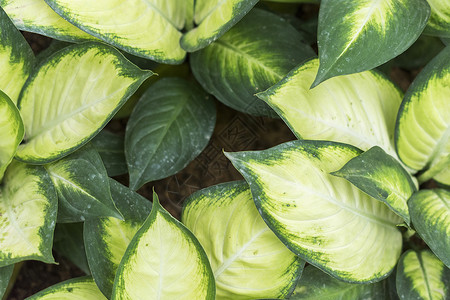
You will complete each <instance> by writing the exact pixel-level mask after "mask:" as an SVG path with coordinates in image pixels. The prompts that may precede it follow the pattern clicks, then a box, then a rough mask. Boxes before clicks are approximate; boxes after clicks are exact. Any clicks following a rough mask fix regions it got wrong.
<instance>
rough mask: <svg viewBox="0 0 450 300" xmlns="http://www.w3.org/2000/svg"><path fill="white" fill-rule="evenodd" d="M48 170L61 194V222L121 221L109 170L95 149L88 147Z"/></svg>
mask: <svg viewBox="0 0 450 300" xmlns="http://www.w3.org/2000/svg"><path fill="white" fill-rule="evenodd" d="M45 168H46V169H47V172H48V174H49V175H50V177H51V179H52V181H53V184H54V185H55V188H56V190H57V191H58V198H59V208H58V222H62V223H70V222H80V221H84V220H87V219H91V218H98V217H109V216H111V217H115V218H118V219H122V215H121V214H120V212H119V211H117V208H116V206H115V205H114V202H113V200H112V198H111V192H110V187H109V180H108V175H107V173H106V169H105V167H104V166H103V163H102V160H101V158H100V155H99V154H98V152H97V151H96V150H95V149H94V148H93V147H89V146H86V147H84V148H82V149H80V150H78V151H76V152H74V153H72V154H71V155H69V156H67V157H65V158H63V159H60V160H58V161H56V162H54V163H51V164H48V165H45Z"/></svg>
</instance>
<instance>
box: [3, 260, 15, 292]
mask: <svg viewBox="0 0 450 300" xmlns="http://www.w3.org/2000/svg"><path fill="white" fill-rule="evenodd" d="M13 271H14V265H9V266H5V267H0V299H3V296H4V294H5V291H6V288H7V287H8V284H9V280H10V279H11V276H12V273H13Z"/></svg>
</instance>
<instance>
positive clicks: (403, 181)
mask: <svg viewBox="0 0 450 300" xmlns="http://www.w3.org/2000/svg"><path fill="white" fill-rule="evenodd" d="M331 174H332V175H334V176H339V177H343V178H345V179H347V180H348V181H350V182H351V183H352V184H353V185H355V186H356V187H357V188H359V189H360V190H361V191H363V192H364V193H366V194H368V195H369V196H371V197H373V198H375V199H377V200H380V201H383V202H384V203H386V204H387V206H389V207H390V208H391V209H392V210H393V211H394V212H395V213H396V214H397V215H399V216H400V217H402V218H403V220H405V222H406V223H407V224H408V225H409V224H410V217H409V211H408V203H407V201H408V199H409V197H411V195H412V194H413V193H414V192H415V191H416V187H415V185H414V183H413V181H412V179H411V176H410V175H409V173H408V172H407V171H406V170H405V169H404V168H403V167H402V165H401V164H400V163H399V161H398V160H397V159H395V158H393V157H392V156H390V155H389V154H386V152H384V151H383V149H381V148H380V147H378V146H375V147H373V148H370V149H369V150H367V151H366V152H364V153H363V154H361V155H359V156H357V157H355V158H352V159H351V160H350V161H349V162H347V163H346V164H345V165H344V166H343V167H342V169H340V170H338V171H336V172H333V173H331Z"/></svg>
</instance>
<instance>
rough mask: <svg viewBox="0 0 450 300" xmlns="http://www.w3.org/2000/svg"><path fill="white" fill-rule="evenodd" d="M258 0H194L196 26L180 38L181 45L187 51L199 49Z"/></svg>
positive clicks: (238, 19)
mask: <svg viewBox="0 0 450 300" xmlns="http://www.w3.org/2000/svg"><path fill="white" fill-rule="evenodd" d="M257 2H258V0H196V1H195V7H194V22H195V24H197V25H198V26H197V27H195V28H194V29H191V30H190V31H188V32H187V33H185V34H184V35H183V37H182V38H181V47H183V49H185V50H186V51H188V52H194V51H197V50H200V49H202V48H204V47H206V46H208V45H209V44H211V43H212V42H214V41H215V40H217V39H218V38H220V37H221V36H222V35H223V34H224V33H225V32H227V31H228V30H229V29H230V28H231V27H233V26H234V25H235V24H236V23H237V22H239V21H240V20H241V19H242V18H243V17H244V16H245V15H246V14H247V13H248V12H249V11H250V10H251V9H252V8H253V6H255V4H256V3H257Z"/></svg>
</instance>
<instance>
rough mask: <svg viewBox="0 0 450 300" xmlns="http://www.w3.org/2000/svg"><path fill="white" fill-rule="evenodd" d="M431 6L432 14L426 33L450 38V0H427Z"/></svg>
mask: <svg viewBox="0 0 450 300" xmlns="http://www.w3.org/2000/svg"><path fill="white" fill-rule="evenodd" d="M427 1H428V4H430V7H431V15H430V19H429V20H428V26H427V27H426V28H425V33H427V34H431V35H436V36H440V37H443V38H450V1H448V0H427Z"/></svg>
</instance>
